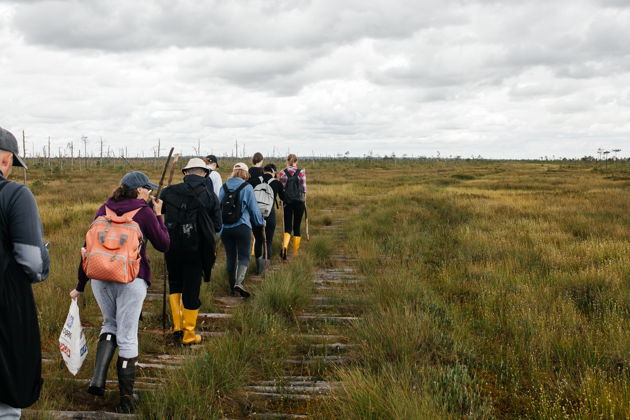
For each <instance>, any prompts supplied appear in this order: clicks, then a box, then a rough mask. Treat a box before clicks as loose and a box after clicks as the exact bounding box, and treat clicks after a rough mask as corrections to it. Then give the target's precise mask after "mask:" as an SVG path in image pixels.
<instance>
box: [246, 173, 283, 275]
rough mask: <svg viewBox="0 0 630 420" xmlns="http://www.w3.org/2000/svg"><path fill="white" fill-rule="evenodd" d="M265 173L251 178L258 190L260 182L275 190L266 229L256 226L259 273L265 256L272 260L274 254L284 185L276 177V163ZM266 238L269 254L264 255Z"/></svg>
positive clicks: (255, 251)
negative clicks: (277, 210) (277, 219)
mask: <svg viewBox="0 0 630 420" xmlns="http://www.w3.org/2000/svg"><path fill="white" fill-rule="evenodd" d="M263 171H264V173H263V175H262V176H259V177H258V178H256V179H250V183H251V184H252V186H253V187H254V190H255V191H256V187H257V186H258V185H260V184H263V183H266V184H268V185H269V186H270V187H271V189H272V190H273V205H272V207H271V212H270V213H269V215H268V216H267V217H265V226H264V231H263V228H262V227H254V229H253V232H254V241H255V242H254V256H255V257H256V272H257V274H263V272H264V270H265V260H264V259H265V258H266V259H268V260H271V255H272V250H271V248H272V243H273V237H274V234H275V231H276V207H278V198H279V197H281V195H282V193H283V187H282V184H281V183H280V181H278V180H277V179H276V175H277V168H276V165H274V164H273V163H270V164H268V165H265V167H264V168H263ZM265 240H266V251H267V255H263V251H264V250H265V249H264V247H263V245H264V244H265Z"/></svg>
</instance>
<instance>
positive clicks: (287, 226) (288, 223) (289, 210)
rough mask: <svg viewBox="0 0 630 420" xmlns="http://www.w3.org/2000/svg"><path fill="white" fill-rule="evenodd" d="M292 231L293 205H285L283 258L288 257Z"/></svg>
mask: <svg viewBox="0 0 630 420" xmlns="http://www.w3.org/2000/svg"><path fill="white" fill-rule="evenodd" d="M291 232H293V205H291V204H285V205H284V235H283V237H282V251H281V252H280V253H281V257H282V259H284V260H286V259H287V252H288V249H289V242H291Z"/></svg>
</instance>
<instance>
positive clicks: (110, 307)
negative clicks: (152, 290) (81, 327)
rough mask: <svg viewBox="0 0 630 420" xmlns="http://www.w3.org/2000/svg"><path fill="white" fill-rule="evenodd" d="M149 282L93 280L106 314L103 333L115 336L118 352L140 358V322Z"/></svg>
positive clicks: (99, 303) (97, 295) (125, 356)
mask: <svg viewBox="0 0 630 420" xmlns="http://www.w3.org/2000/svg"><path fill="white" fill-rule="evenodd" d="M147 287H148V286H147V284H146V282H145V281H144V280H142V279H141V278H137V279H135V280H134V281H132V282H131V283H115V282H111V281H101V280H92V292H93V293H94V297H95V298H96V302H97V303H98V307H99V308H101V313H102V314H103V326H102V327H101V334H104V333H110V334H115V335H116V342H117V343H118V355H119V356H120V357H124V358H125V359H131V358H133V357H138V323H139V321H140V313H141V312H142V304H143V303H144V298H145V297H146V296H147Z"/></svg>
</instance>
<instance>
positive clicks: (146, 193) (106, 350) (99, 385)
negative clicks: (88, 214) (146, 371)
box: [70, 171, 170, 413]
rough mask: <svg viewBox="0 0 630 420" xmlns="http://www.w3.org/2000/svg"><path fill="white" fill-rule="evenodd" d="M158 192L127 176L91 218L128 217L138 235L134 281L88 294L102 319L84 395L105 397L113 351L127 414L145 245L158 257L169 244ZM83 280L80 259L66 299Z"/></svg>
mask: <svg viewBox="0 0 630 420" xmlns="http://www.w3.org/2000/svg"><path fill="white" fill-rule="evenodd" d="M157 188H158V186H157V185H155V184H153V183H151V182H150V181H149V178H148V177H147V176H146V175H145V174H144V173H142V172H137V171H134V172H129V173H127V174H126V175H125V176H124V177H123V178H122V180H121V181H120V185H119V186H118V187H117V188H116V189H115V190H114V192H113V194H112V196H111V197H110V198H109V199H108V200H107V201H106V202H105V203H104V204H103V205H102V206H101V207H100V208H99V209H98V211H97V212H96V216H95V218H94V219H95V221H96V220H97V219H100V220H112V219H115V218H116V217H122V216H124V215H127V216H126V217H129V216H131V220H132V221H133V222H135V223H137V225H138V227H139V229H140V233H141V241H140V243H141V248H140V251H139V258H140V264H139V270H138V273H137V275H136V278H135V279H133V281H131V282H129V283H122V282H115V281H103V280H96V279H92V292H93V293H94V297H95V299H96V302H97V303H98V306H99V308H100V310H101V313H102V315H103V325H102V327H101V333H100V336H99V342H98V346H97V349H96V361H95V364H94V372H93V374H92V380H91V381H90V385H89V388H88V392H89V393H90V394H93V395H97V396H103V395H104V394H105V382H106V379H107V370H108V368H109V364H110V362H111V360H112V357H113V356H114V352H115V350H116V347H118V361H117V363H116V368H117V371H118V385H119V387H120V404H119V411H121V412H123V413H130V412H132V411H133V409H134V395H133V386H134V381H135V377H136V362H137V359H138V322H139V320H140V314H141V312H142V305H143V303H144V298H145V297H146V295H147V288H148V287H149V286H150V285H151V266H150V261H149V259H148V258H147V252H146V242H147V240H148V241H150V242H151V244H153V246H154V247H155V249H157V250H158V251H160V252H166V251H168V248H169V245H170V238H169V235H168V230H167V229H166V225H165V224H164V221H163V220H162V217H161V215H162V200H158V199H154V198H153V197H152V196H151V195H150V194H151V191H152V190H155V189H157ZM150 201H152V202H153V207H150V206H149V204H148V202H150ZM103 217H104V218H103ZM95 223H96V222H95ZM93 225H94V224H93ZM127 225H129V223H128V224H127ZM122 239H124V238H121V244H122ZM88 280H90V279H89V278H88V276H87V275H86V273H85V270H84V265H83V260H82V263H81V264H80V265H79V273H78V283H77V286H76V288H75V289H74V290H72V291H71V292H70V297H71V298H73V299H76V298H77V297H78V296H79V295H80V294H81V293H82V292H83V290H84V289H85V285H86V284H87V282H88Z"/></svg>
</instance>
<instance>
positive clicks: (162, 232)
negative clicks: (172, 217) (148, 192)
mask: <svg viewBox="0 0 630 420" xmlns="http://www.w3.org/2000/svg"><path fill="white" fill-rule="evenodd" d="M141 213H142V217H143V222H144V223H143V226H142V234H143V235H144V237H145V238H147V239H148V240H149V241H150V242H151V244H152V245H153V247H154V248H155V249H157V250H158V251H160V252H166V251H168V249H169V247H170V245H171V238H170V236H168V229H167V228H166V225H165V224H164V220H163V218H162V217H161V216H156V215H155V213H154V212H153V210H151V209H150V208H148V207H144V208H142V210H140V211H139V212H138V215H140V214H141Z"/></svg>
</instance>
